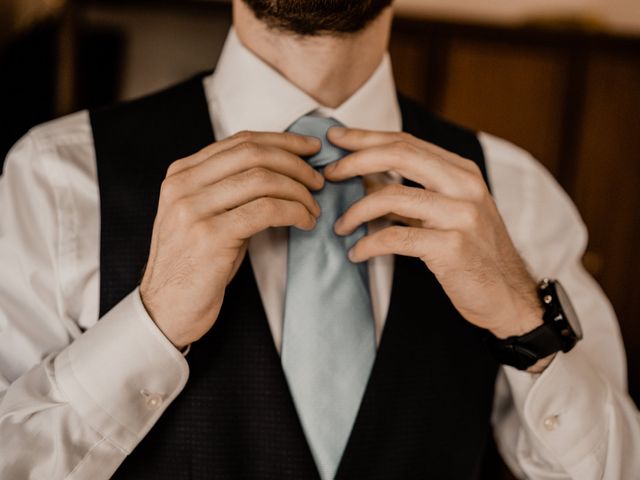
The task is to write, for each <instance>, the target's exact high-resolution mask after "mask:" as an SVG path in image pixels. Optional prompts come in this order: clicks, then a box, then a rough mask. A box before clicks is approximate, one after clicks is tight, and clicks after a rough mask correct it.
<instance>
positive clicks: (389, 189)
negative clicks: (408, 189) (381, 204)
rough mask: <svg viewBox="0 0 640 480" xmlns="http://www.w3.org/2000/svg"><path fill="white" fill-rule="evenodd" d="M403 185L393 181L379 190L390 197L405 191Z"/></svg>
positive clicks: (397, 195) (400, 194)
mask: <svg viewBox="0 0 640 480" xmlns="http://www.w3.org/2000/svg"><path fill="white" fill-rule="evenodd" d="M404 190H405V187H404V186H403V185H401V184H399V183H394V184H391V185H387V186H386V187H384V188H383V189H382V190H381V193H383V194H384V195H387V196H390V197H399V196H402V195H403V194H404V193H405V192H404Z"/></svg>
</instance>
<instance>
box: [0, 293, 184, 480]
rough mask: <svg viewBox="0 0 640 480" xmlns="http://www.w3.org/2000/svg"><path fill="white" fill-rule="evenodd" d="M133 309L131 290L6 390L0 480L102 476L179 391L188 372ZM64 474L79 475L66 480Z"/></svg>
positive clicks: (137, 306)
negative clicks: (92, 324) (78, 334)
mask: <svg viewBox="0 0 640 480" xmlns="http://www.w3.org/2000/svg"><path fill="white" fill-rule="evenodd" d="M141 309H142V305H141V303H140V300H139V294H138V292H137V290H136V291H134V292H133V293H132V294H131V295H129V296H128V297H126V298H125V299H124V300H123V301H122V302H121V303H120V304H118V305H117V306H116V307H115V308H114V309H113V310H112V311H110V312H109V313H108V314H107V315H105V317H103V318H102V319H101V320H100V321H99V322H98V323H97V325H96V326H94V327H93V328H91V329H90V330H88V331H87V332H85V334H84V335H82V336H81V337H79V338H78V339H77V340H75V341H74V342H73V343H71V344H70V345H69V346H68V347H66V348H65V349H63V350H62V351H61V352H59V353H58V354H54V355H50V356H48V357H47V358H46V359H45V360H44V361H43V362H42V363H40V364H38V365H36V366H35V367H33V368H32V369H31V370H30V371H28V372H27V373H25V374H24V375H22V376H21V377H19V378H18V379H17V380H15V381H14V382H13V383H11V384H10V385H7V386H6V390H5V391H4V393H3V396H2V400H1V401H0V443H1V444H2V445H1V446H2V448H1V450H2V452H3V455H2V456H1V457H0V472H2V473H3V475H2V477H3V478H4V477H6V478H30V477H32V476H38V475H37V473H38V472H39V471H40V470H42V472H47V473H46V475H44V474H43V476H46V477H47V478H54V479H55V478H96V479H100V478H105V479H106V478H109V477H110V476H111V474H112V473H113V471H114V470H115V469H116V468H117V467H118V465H119V464H120V463H121V462H122V460H123V459H124V458H125V456H126V455H127V454H128V453H130V452H131V451H132V450H133V449H134V448H135V447H136V445H137V444H138V442H139V441H140V440H141V439H142V438H143V437H144V436H145V435H146V433H147V432H148V431H149V429H151V427H152V426H153V425H154V424H155V423H156V421H157V420H158V419H159V418H160V416H161V415H162V413H163V412H164V410H165V409H166V408H167V406H168V405H169V404H170V403H171V401H172V400H173V399H174V398H175V397H176V396H177V395H178V394H179V393H180V391H181V390H182V388H183V387H184V384H185V382H186V379H187V377H188V367H187V365H186V362H185V360H184V358H182V356H181V354H180V353H179V352H178V351H177V350H176V349H175V348H174V347H173V346H172V345H171V344H170V343H169V341H168V340H167V339H165V338H164V336H163V335H162V333H161V332H160V331H159V330H158V329H157V327H156V326H155V325H154V324H153V322H152V321H151V320H150V319H149V318H145V314H144V311H143V309H142V310H141ZM51 472H55V474H53V475H52V474H51ZM71 472H73V475H79V474H78V472H84V473H83V474H82V475H80V476H77V477H75V476H72V477H68V475H70V474H71ZM89 473H90V474H89Z"/></svg>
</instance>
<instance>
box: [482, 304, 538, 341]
mask: <svg viewBox="0 0 640 480" xmlns="http://www.w3.org/2000/svg"><path fill="white" fill-rule="evenodd" d="M543 315H544V310H543V309H542V307H535V308H531V309H529V311H527V312H526V313H524V314H516V315H514V316H513V317H512V318H511V319H510V320H509V321H508V322H505V323H504V324H503V325H500V326H498V327H496V328H493V329H490V332H491V333H492V334H493V335H494V336H496V337H498V338H500V339H501V340H504V339H506V338H509V337H519V336H521V335H525V334H527V333H529V332H531V331H533V330H535V329H536V328H538V327H539V326H540V325H542V324H543V323H544V320H543Z"/></svg>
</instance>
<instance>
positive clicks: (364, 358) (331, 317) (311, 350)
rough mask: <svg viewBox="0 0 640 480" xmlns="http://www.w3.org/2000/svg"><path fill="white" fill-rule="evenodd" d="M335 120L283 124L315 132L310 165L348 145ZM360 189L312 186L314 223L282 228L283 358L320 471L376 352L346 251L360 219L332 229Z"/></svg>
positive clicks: (340, 439) (362, 270)
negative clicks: (340, 231)
mask: <svg viewBox="0 0 640 480" xmlns="http://www.w3.org/2000/svg"><path fill="white" fill-rule="evenodd" d="M336 125H340V123H339V122H337V121H336V120H334V119H330V118H321V117H315V116H310V115H307V116H304V117H302V118H300V119H299V120H297V121H296V122H295V123H294V124H293V125H292V126H291V127H290V128H289V131H290V132H294V133H298V134H302V135H311V136H314V137H318V138H320V139H321V140H322V150H321V151H320V152H319V153H317V154H316V155H314V156H313V157H311V158H309V159H308V162H309V163H310V164H311V165H312V166H313V167H315V168H317V169H320V168H321V167H324V166H325V165H328V164H329V163H332V162H334V161H336V160H338V159H340V158H341V157H343V156H344V155H346V153H347V152H346V151H344V150H342V149H340V148H337V147H335V146H334V145H332V144H331V143H329V141H328V140H327V138H326V133H327V130H328V129H329V128H330V127H332V126H336ZM364 193H365V191H364V185H363V182H362V179H361V178H354V179H350V180H347V181H344V182H339V183H332V182H326V183H325V186H324V188H323V189H322V190H321V191H320V192H316V193H314V197H315V199H316V200H317V201H318V203H319V204H320V208H321V210H322V213H321V214H320V218H319V219H318V222H317V225H316V227H315V229H314V230H312V231H310V232H305V231H303V230H299V229H297V228H290V229H289V253H288V263H287V289H286V298H285V310H284V330H283V338H282V365H283V368H284V371H285V374H286V377H287V381H288V384H289V389H290V390H291V393H292V395H293V399H294V402H295V405H296V409H297V411H298V416H299V417H300V421H301V422H302V427H303V429H304V432H305V435H306V438H307V441H308V442H309V446H310V448H311V452H312V454H313V456H314V459H315V462H316V465H317V467H318V470H319V472H320V475H321V477H322V478H323V479H329V478H333V477H334V476H335V474H336V470H337V467H338V464H339V462H340V458H341V456H342V453H343V452H344V449H345V447H346V444H347V440H348V438H349V434H350V433H351V429H352V427H353V424H354V421H355V418H356V414H357V412H358V409H359V407H360V402H361V400H362V396H363V394H364V390H365V387H366V384H367V380H368V378H369V374H370V373H371V368H372V366H373V361H374V358H375V349H376V347H375V328H374V323H373V315H372V310H371V297H370V295H369V282H368V274H367V266H366V264H365V263H361V264H353V263H351V262H350V261H349V259H348V258H347V251H348V250H349V248H350V247H351V246H353V244H354V243H355V242H356V241H357V240H358V239H359V238H361V237H362V236H363V235H364V234H365V233H366V227H365V226H362V227H360V228H359V229H358V230H357V231H356V232H354V233H353V234H352V235H350V236H348V237H339V236H337V235H336V234H335V233H334V232H333V224H334V223H335V221H336V219H337V218H338V217H339V216H340V215H342V213H343V212H344V211H345V210H346V209H347V208H348V207H349V206H350V205H351V204H353V203H354V202H355V201H356V200H358V199H360V198H362V196H363V195H364Z"/></svg>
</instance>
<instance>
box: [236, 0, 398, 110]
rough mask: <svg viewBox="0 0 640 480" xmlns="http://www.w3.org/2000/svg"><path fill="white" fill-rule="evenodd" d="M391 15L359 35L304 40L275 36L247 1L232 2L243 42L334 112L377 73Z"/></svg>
mask: <svg viewBox="0 0 640 480" xmlns="http://www.w3.org/2000/svg"><path fill="white" fill-rule="evenodd" d="M391 19H392V12H391V9H390V8H388V9H386V10H385V11H383V12H382V14H381V15H380V16H379V17H378V18H377V19H376V20H374V21H373V22H371V23H370V24H369V25H368V26H367V27H366V28H365V29H364V30H362V31H361V32H358V33H355V34H349V35H340V36H331V35H320V36H314V37H301V36H297V35H294V34H288V33H285V32H282V31H278V30H273V29H270V28H269V27H267V25H265V24H264V23H263V22H261V21H259V20H258V19H256V17H255V16H254V15H253V12H252V11H251V10H250V9H249V7H247V6H246V5H245V4H244V3H243V2H242V0H234V2H233V24H234V28H235V30H236V33H237V34H238V38H239V39H240V41H241V42H242V43H243V44H244V45H245V46H246V47H247V48H248V49H249V50H251V51H252V52H253V53H254V54H256V55H257V56H258V57H260V58H261V59H262V60H263V61H265V62H266V63H268V64H269V65H271V67H273V68H274V69H276V70H277V71H278V72H280V73H281V74H282V75H283V76H284V77H285V78H287V79H288V80H289V81H290V82H291V83H293V84H294V85H296V86H297V87H298V88H300V89H302V90H303V91H305V92H306V93H307V94H308V95H310V96H311V97H313V98H314V99H315V100H317V101H318V102H319V103H320V104H321V105H324V106H326V107H330V108H335V107H338V106H339V105H341V104H342V103H343V102H344V101H345V100H347V99H348V98H349V97H350V96H351V95H353V93H355V92H356V90H358V88H360V87H361V86H362V85H363V84H364V83H365V82H366V81H367V80H368V79H369V77H370V76H371V75H372V74H373V72H374V71H375V70H376V68H377V67H378V65H379V64H380V62H381V61H382V58H383V57H384V53H385V52H386V50H387V44H388V41H389V32H390V29H391Z"/></svg>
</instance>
